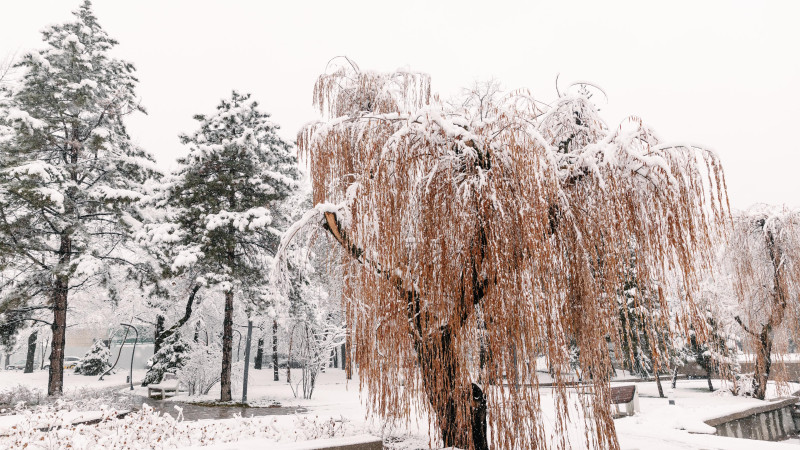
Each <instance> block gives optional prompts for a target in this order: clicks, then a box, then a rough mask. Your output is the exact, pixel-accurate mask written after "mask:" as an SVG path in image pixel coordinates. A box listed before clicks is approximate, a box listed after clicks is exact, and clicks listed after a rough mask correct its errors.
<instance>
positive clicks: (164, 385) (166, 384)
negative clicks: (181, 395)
mask: <svg viewBox="0 0 800 450" xmlns="http://www.w3.org/2000/svg"><path fill="white" fill-rule="evenodd" d="M180 384H181V383H180V381H178V377H176V376H175V374H174V373H165V374H164V379H163V380H161V383H156V384H151V385H149V386H147V396H148V397H150V398H153V393H154V392H156V393H157V392H161V400H164V397H165V396H166V395H167V394H169V393H172V395H177V394H178V390H179V389H180Z"/></svg>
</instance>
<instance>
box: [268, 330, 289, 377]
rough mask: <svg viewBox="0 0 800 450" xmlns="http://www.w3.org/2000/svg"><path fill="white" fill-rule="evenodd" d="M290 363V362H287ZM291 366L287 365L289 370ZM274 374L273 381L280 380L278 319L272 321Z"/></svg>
mask: <svg viewBox="0 0 800 450" xmlns="http://www.w3.org/2000/svg"><path fill="white" fill-rule="evenodd" d="M286 365H287V366H288V365H289V364H288V362H287V364H286ZM288 369H289V368H288V367H287V370H288ZM272 375H273V381H278V380H279V378H278V321H277V320H273V321H272Z"/></svg>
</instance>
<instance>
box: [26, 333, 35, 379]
mask: <svg viewBox="0 0 800 450" xmlns="http://www.w3.org/2000/svg"><path fill="white" fill-rule="evenodd" d="M38 334H39V333H37V332H36V331H34V332H32V333H31V334H30V336H28V354H27V355H26V357H25V372H24V373H33V363H34V360H36V338H37V336H38Z"/></svg>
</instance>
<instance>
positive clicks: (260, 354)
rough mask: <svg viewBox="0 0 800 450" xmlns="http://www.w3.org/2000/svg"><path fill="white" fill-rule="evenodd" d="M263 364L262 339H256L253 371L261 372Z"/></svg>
mask: <svg viewBox="0 0 800 450" xmlns="http://www.w3.org/2000/svg"><path fill="white" fill-rule="evenodd" d="M263 363H264V338H263V337H260V338H258V350H256V361H255V364H254V367H255V369H257V370H261V365H262V364H263Z"/></svg>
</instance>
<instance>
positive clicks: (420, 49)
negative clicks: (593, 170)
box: [0, 0, 800, 208]
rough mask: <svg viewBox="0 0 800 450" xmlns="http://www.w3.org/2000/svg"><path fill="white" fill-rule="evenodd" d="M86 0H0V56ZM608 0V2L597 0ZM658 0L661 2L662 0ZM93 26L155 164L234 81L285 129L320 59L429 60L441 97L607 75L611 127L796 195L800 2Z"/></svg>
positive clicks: (99, 5) (181, 11) (739, 192)
mask: <svg viewBox="0 0 800 450" xmlns="http://www.w3.org/2000/svg"><path fill="white" fill-rule="evenodd" d="M79 2H80V0H2V1H0V3H1V5H0V59H2V58H3V56H7V55H9V54H13V53H15V52H16V53H17V54H18V55H20V54H22V53H24V52H25V51H26V50H28V49H31V48H40V47H41V46H42V43H41V36H40V34H39V31H40V30H41V29H43V28H44V27H45V26H46V25H48V24H53V23H58V22H63V21H65V20H71V18H72V16H71V15H70V14H69V13H70V11H72V10H74V9H76V8H77V6H78V4H79ZM601 3H602V4H601ZM656 3H657V4H656ZM94 9H95V13H96V15H97V16H98V19H99V21H100V24H101V25H102V26H103V28H105V30H106V31H107V32H108V33H109V34H110V35H111V36H112V37H114V38H115V39H117V40H118V41H119V42H120V45H119V46H118V47H117V50H116V55H117V56H118V57H121V58H123V59H126V60H129V61H131V62H133V63H134V64H135V65H136V67H137V69H138V77H139V80H140V85H139V91H138V92H139V95H140V96H141V98H142V102H143V105H144V106H145V107H146V108H147V109H148V111H149V115H147V116H143V115H140V116H138V117H132V118H131V119H130V121H129V128H130V132H131V135H132V136H133V137H134V139H135V140H136V141H138V142H139V144H141V145H142V146H143V147H144V148H146V149H147V150H149V151H150V152H151V153H153V154H154V155H155V156H156V158H157V159H158V161H159V162H160V163H161V164H162V165H163V166H164V167H170V166H171V165H172V164H173V161H174V160H175V158H176V157H178V156H180V155H182V154H184V152H185V149H183V148H182V147H181V145H180V143H179V142H178V139H177V135H178V134H179V133H180V132H189V131H191V130H193V128H194V123H193V120H192V119H191V117H192V115H194V114H197V113H210V112H213V110H214V107H215V106H216V104H217V103H218V101H219V99H220V98H221V97H223V96H226V95H229V93H230V91H231V90H232V89H238V90H240V91H244V92H251V93H253V95H254V97H255V98H256V99H257V100H259V101H260V102H261V104H262V106H263V108H264V109H265V110H266V111H268V112H270V113H271V114H272V118H273V120H274V121H276V122H277V123H279V124H280V125H281V127H282V130H281V134H282V135H283V136H284V137H285V138H286V139H288V140H294V138H295V136H296V133H297V131H298V130H299V128H300V127H301V126H302V125H303V124H304V123H306V122H308V121H310V120H313V119H315V118H316V115H315V112H314V110H313V109H312V108H311V94H312V88H313V84H314V81H315V79H316V77H317V76H318V75H319V73H320V72H322V71H323V70H324V69H325V64H326V63H327V61H328V60H329V59H330V58H331V57H333V56H337V55H347V56H349V57H350V58H352V59H353V60H355V61H356V62H357V63H358V64H359V65H360V66H361V67H362V68H364V69H376V70H393V69H395V68H398V67H408V68H411V69H413V70H418V71H423V72H427V73H429V74H431V76H432V79H433V84H434V90H435V91H437V92H440V93H442V94H443V95H444V96H449V95H452V94H454V93H457V92H458V90H459V88H460V87H463V86H467V85H469V84H471V83H472V82H473V81H475V80H485V79H488V78H492V77H494V78H496V79H498V80H499V81H500V82H501V83H502V84H503V86H504V87H505V88H509V89H513V88H518V87H527V88H530V89H531V90H532V91H533V93H534V94H535V95H536V96H537V97H538V98H541V99H543V100H551V99H553V98H554V97H555V95H556V93H555V88H554V85H555V79H556V75H557V74H559V73H560V84H561V85H564V84H566V83H568V82H569V81H574V80H588V81H591V82H593V83H595V84H597V85H600V86H601V87H603V89H604V90H605V91H606V92H607V93H608V96H609V103H608V104H607V105H604V106H603V109H604V110H605V113H606V118H607V120H608V121H609V123H610V124H611V125H612V126H613V125H614V124H616V123H617V122H619V121H621V120H622V119H623V118H625V117H626V116H628V115H631V114H633V115H638V116H640V117H642V118H643V119H644V120H645V121H646V122H647V123H649V124H650V125H651V126H653V127H654V128H655V129H656V130H657V131H658V133H659V135H660V136H661V137H662V138H664V139H665V140H667V141H675V142H690V143H696V144H701V145H703V146H706V147H708V148H711V149H714V150H716V151H717V152H718V154H719V155H720V157H721V158H722V161H723V165H724V167H725V170H726V174H727V179H728V187H729V193H730V197H731V203H732V206H734V207H737V208H744V207H747V206H748V205H750V204H752V203H755V202H768V203H787V204H789V205H793V206H800V198H799V197H800V173H798V171H800V144H799V143H798V139H797V136H798V134H797V132H798V131H800V123H798V122H800V110H799V109H798V105H800V83H799V82H800V24H798V19H799V18H800V1H783V2H779V1H756V0H753V1H702V0H694V1H674V0H673V1H665V2H646V1H630V2H588V1H587V2H573V1H555V0H550V1H529V2H500V1H486V0H484V1H479V2H468V1H454V2H434V1H432V0H429V1H419V2H417V1H394V2H382V1H375V0H373V1H363V2H355V1H352V2H351V1H345V0H337V1H320V2H307V1H289V0H283V1H279V2H268V1H255V0H251V1H244V0H239V1H235V0H228V1H210V0H208V1H206V0H191V1H190V0H169V1H166V0H137V1H133V0H129V1H121V0H95V2H94Z"/></svg>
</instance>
